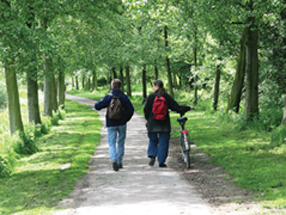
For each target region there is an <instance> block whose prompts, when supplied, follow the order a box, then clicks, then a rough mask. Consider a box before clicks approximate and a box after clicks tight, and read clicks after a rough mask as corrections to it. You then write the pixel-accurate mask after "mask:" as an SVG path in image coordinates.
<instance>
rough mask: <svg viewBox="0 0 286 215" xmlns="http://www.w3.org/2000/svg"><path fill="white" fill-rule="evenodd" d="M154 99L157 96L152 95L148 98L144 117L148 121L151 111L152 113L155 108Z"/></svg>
mask: <svg viewBox="0 0 286 215" xmlns="http://www.w3.org/2000/svg"><path fill="white" fill-rule="evenodd" d="M154 97H155V95H153V94H150V95H149V96H148V98H147V99H146V102H145V106H144V117H145V119H147V120H148V118H149V115H150V113H151V111H152V106H153V100H154Z"/></svg>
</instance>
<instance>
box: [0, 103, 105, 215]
mask: <svg viewBox="0 0 286 215" xmlns="http://www.w3.org/2000/svg"><path fill="white" fill-rule="evenodd" d="M100 132H101V122H100V121H99V117H98V114H97V112H95V111H93V110H92V109H91V108H90V107H88V106H86V105H81V104H78V103H76V102H72V101H69V100H67V101H66V119H65V120H64V121H61V122H60V125H59V126H55V127H52V129H51V132H50V133H49V134H48V135H45V136H43V137H41V138H40V139H38V146H39V148H40V152H38V153H36V154H34V155H32V156H27V157H23V158H22V159H20V160H18V161H17V164H16V169H15V170H14V171H13V174H12V175H11V176H10V177H7V178H3V179H0V214H29V215H30V214H31V215H33V214H35V215H36V214H37V215H38V214H51V210H54V209H55V207H56V203H57V202H58V201H59V200H61V199H62V198H63V197H64V196H67V195H68V193H69V192H70V191H71V190H72V189H73V185H74V183H75V182H76V181H77V180H79V179H80V177H81V176H82V175H84V174H85V173H87V172H88V169H87V167H88V161H89V159H90V158H91V156H92V154H93V153H94V150H95V148H96V146H97V144H98V143H99V140H100Z"/></svg>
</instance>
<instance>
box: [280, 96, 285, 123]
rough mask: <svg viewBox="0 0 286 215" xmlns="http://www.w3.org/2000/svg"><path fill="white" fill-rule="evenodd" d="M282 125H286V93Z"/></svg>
mask: <svg viewBox="0 0 286 215" xmlns="http://www.w3.org/2000/svg"><path fill="white" fill-rule="evenodd" d="M281 125H282V126H286V95H284V113H283V119H282V122H281Z"/></svg>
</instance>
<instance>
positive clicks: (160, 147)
mask: <svg viewBox="0 0 286 215" xmlns="http://www.w3.org/2000/svg"><path fill="white" fill-rule="evenodd" d="M163 86H164V84H163V82H162V81H161V80H156V81H154V82H153V84H152V88H153V93H151V94H150V95H149V96H148V98H147V100H146V103H145V106H144V116H145V119H146V120H147V130H148V137H149V146H148V150H147V156H148V157H149V158H150V161H149V165H150V166H153V165H154V163H155V160H156V157H157V156H158V163H159V167H167V165H166V164H165V161H166V159H167V157H168V151H169V140H170V133H171V122H170V116H169V112H168V113H167V116H166V119H165V120H156V119H154V118H153V117H154V115H153V113H152V108H153V102H154V99H155V97H156V96H158V97H161V96H164V97H165V99H166V101H167V105H168V109H171V110H172V111H176V112H178V113H185V112H187V111H189V110H191V109H194V107H193V106H184V105H179V104H178V103H177V102H176V101H175V100H174V99H173V98H172V97H171V96H170V95H169V94H168V93H166V90H165V88H164V87H163Z"/></svg>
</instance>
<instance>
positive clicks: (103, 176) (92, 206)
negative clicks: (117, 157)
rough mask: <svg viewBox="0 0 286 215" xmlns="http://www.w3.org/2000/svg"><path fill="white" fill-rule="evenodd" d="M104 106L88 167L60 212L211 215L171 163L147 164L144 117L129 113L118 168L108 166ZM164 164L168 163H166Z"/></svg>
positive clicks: (67, 214)
mask: <svg viewBox="0 0 286 215" xmlns="http://www.w3.org/2000/svg"><path fill="white" fill-rule="evenodd" d="M67 98H68V99H71V100H75V101H78V102H80V103H83V104H86V105H89V106H90V107H91V108H93V106H94V103H95V101H94V100H91V99H85V98H80V97H76V96H72V95H69V94H67ZM105 111H106V110H101V111H99V114H100V120H101V121H102V122H103V127H102V131H101V134H102V136H101V140H100V144H99V146H98V147H97V149H96V151H95V153H94V155H93V157H92V159H91V161H90V166H89V169H90V172H89V173H88V174H86V175H85V176H84V177H83V179H82V180H81V181H79V182H78V183H77V184H76V188H75V190H74V191H73V192H72V193H71V197H72V198H70V199H65V200H63V201H62V202H60V203H59V205H60V206H61V207H65V208H68V209H64V210H60V211H57V212H56V214H60V215H85V214H86V215H87V214H88V215H91V214H98V215H111V214H116V215H121V214H122V215H129V214H130V215H131V214H132V215H143V214H144V215H153V214H154V215H155V214H156V215H158V214H164V215H182V214H183V215H190V214H192V215H196V214H199V215H205V214H212V213H211V212H210V207H209V206H208V205H207V203H206V202H205V201H204V200H203V199H202V198H200V197H199V196H198V195H197V194H196V193H195V191H194V188H193V187H192V186H190V185H189V184H188V183H187V182H186V181H184V180H183V179H182V178H181V177H180V175H179V174H178V173H176V172H175V171H174V170H172V169H171V168H159V167H158V163H157V162H156V163H155V165H154V166H153V167H150V166H148V161H149V160H148V158H147V153H146V150H147V145H148V137H147V133H146V127H145V119H144V118H143V117H142V116H140V115H138V114H136V113H135V114H134V116H133V118H132V120H131V121H130V122H128V124H127V138H126V142H125V156H124V158H123V169H120V170H119V171H118V172H115V171H113V169H112V166H111V162H110V159H109V155H108V144H107V129H106V127H105V126H104V125H105V121H104V120H105V117H104V115H105ZM167 165H168V162H167Z"/></svg>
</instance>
